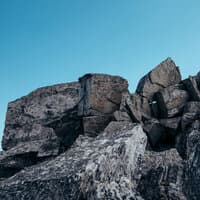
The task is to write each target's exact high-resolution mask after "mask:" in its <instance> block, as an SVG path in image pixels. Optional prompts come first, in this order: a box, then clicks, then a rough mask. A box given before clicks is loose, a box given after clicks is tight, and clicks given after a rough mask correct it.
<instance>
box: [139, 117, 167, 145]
mask: <svg viewBox="0 0 200 200" xmlns="http://www.w3.org/2000/svg"><path fill="white" fill-rule="evenodd" d="M143 129H144V131H145V132H146V133H147V136H148V139H149V141H150V144H151V145H152V146H153V147H155V146H156V145H158V143H160V141H161V140H162V137H163V134H164V133H165V129H164V128H163V127H162V126H161V124H160V123H159V121H158V120H156V119H151V120H148V121H146V122H145V123H144V127H143Z"/></svg>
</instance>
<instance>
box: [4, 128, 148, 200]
mask: <svg viewBox="0 0 200 200" xmlns="http://www.w3.org/2000/svg"><path fill="white" fill-rule="evenodd" d="M146 141H147V139H146V135H145V133H144V132H143V131H142V128H141V126H139V125H136V126H134V127H133V128H132V129H131V130H127V131H126V130H123V131H121V132H117V133H112V134H107V133H105V134H102V135H99V136H97V137H96V138H91V137H89V138H88V137H85V136H79V138H78V139H77V140H76V142H75V144H74V145H73V146H72V147H71V148H70V149H69V150H68V151H67V152H65V153H64V154H61V155H60V156H58V157H57V158H55V159H53V160H50V161H46V162H43V163H41V164H38V165H35V166H33V167H29V168H25V169H24V170H23V171H21V172H19V173H17V174H16V175H15V176H13V177H11V178H9V179H6V180H3V181H1V182H0V199H4V200H25V199H26V200H31V199H38V200H39V199H57V200H66V199H67V200H82V199H88V200H89V199H90V200H92V199H93V200H94V199H95V200H100V199H107V200H111V199H136V200H142V199H143V198H142V197H141V196H140V194H139V193H138V192H137V191H136V187H137V180H138V178H139V176H138V175H139V173H140V171H139V170H140V169H139V167H138V164H139V163H140V160H141V158H142V157H143V155H144V152H145V147H146Z"/></svg>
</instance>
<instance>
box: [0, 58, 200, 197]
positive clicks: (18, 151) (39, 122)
mask: <svg viewBox="0 0 200 200" xmlns="http://www.w3.org/2000/svg"><path fill="white" fill-rule="evenodd" d="M2 148H3V151H2V152H0V199H2V200H33V199H34V200H43V199H45V200H46V199H49V200H102V199H105V200H118V199H119V200H126V199H127V200H160V199H163V200H198V199H199V198H200V73H198V74H197V75H196V76H189V77H188V78H187V79H185V80H182V78H181V74H180V71H179V68H178V67H177V66H176V64H175V62H174V61H173V60H172V59H171V58H167V59H166V60H164V61H163V62H161V63H160V64H159V65H158V66H156V67H155V68H154V69H153V70H151V71H150V72H149V73H147V74H146V75H145V76H144V77H143V78H141V80H140V81H139V83H138V86H137V89H136V91H135V93H131V92H130V91H129V90H128V82H127V80H125V79H124V78H122V77H119V76H112V75H106V74H86V75H84V76H83V77H81V78H79V80H78V81H77V82H72V83H64V84H58V85H53V86H48V87H43V88H39V89H37V90H35V91H33V92H31V93H30V94H28V95H27V96H24V97H22V98H20V99H17V100H15V101H13V102H10V103H9V104H8V110H7V114H6V122H5V129H4V134H3V138H2Z"/></svg>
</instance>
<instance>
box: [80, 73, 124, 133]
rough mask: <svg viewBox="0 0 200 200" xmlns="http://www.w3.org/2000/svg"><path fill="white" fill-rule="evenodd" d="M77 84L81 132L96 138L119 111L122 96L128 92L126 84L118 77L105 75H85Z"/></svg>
mask: <svg viewBox="0 0 200 200" xmlns="http://www.w3.org/2000/svg"><path fill="white" fill-rule="evenodd" d="M79 82H80V86H81V87H80V91H79V97H80V102H79V105H78V114H79V116H82V117H83V130H84V132H85V133H86V134H88V135H93V136H96V135H98V134H99V133H100V132H102V131H103V129H104V128H105V127H106V126H107V125H108V123H109V122H110V121H111V120H112V115H113V113H114V112H115V111H116V110H119V107H120V103H121V99H122V94H123V93H124V92H127V91H128V82H127V81H126V80H125V79H123V78H121V77H119V76H111V75H106V74H86V75H85V76H83V77H81V78H79Z"/></svg>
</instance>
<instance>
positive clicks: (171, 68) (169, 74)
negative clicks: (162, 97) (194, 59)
mask: <svg viewBox="0 0 200 200" xmlns="http://www.w3.org/2000/svg"><path fill="white" fill-rule="evenodd" d="M180 81H181V74H180V72H179V69H178V67H177V66H176V64H175V63H174V61H173V60H172V59H170V58H168V59H166V60H164V61H163V62H161V63H160V64H159V65H158V66H156V67H155V68H154V69H153V70H152V71H150V72H149V73H148V74H147V75H145V76H144V77H143V78H142V79H141V80H140V81H139V84H138V86H137V89H136V92H137V93H138V94H140V95H141V96H144V97H146V98H150V97H152V95H153V94H154V93H155V92H157V91H159V90H160V89H162V88H165V87H168V86H170V85H175V84H177V83H179V82H180Z"/></svg>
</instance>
